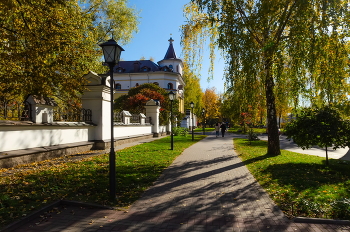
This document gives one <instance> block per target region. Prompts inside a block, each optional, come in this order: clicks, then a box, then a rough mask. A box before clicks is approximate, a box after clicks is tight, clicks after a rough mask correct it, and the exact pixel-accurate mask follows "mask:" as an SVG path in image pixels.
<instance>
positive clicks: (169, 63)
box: [113, 38, 185, 113]
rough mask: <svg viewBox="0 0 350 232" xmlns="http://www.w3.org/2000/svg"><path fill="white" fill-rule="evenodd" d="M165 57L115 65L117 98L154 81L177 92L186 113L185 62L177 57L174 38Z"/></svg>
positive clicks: (168, 89)
mask: <svg viewBox="0 0 350 232" xmlns="http://www.w3.org/2000/svg"><path fill="white" fill-rule="evenodd" d="M168 41H169V47H168V50H167V52H166V54H165V56H164V59H163V60H161V61H158V62H157V63H154V62H153V61H151V60H135V61H119V64H118V65H116V66H115V67H114V73H113V79H114V83H115V85H114V86H115V98H116V97H119V96H121V95H124V94H127V93H128V91H129V89H130V88H132V87H136V86H139V85H142V84H145V83H153V84H156V85H158V86H160V87H161V88H164V89H165V90H167V91H169V92H170V91H173V92H174V93H176V97H177V99H178V100H179V102H180V106H179V110H180V111H181V112H182V113H184V85H185V82H184V80H183V78H182V71H183V62H182V60H181V59H179V58H177V56H176V53H175V50H174V47H173V41H174V40H173V39H172V38H170V39H169V40H168Z"/></svg>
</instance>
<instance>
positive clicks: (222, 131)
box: [220, 123, 226, 137]
mask: <svg viewBox="0 0 350 232" xmlns="http://www.w3.org/2000/svg"><path fill="white" fill-rule="evenodd" d="M220 128H221V135H222V137H225V132H226V125H225V123H222V124H221V126H220Z"/></svg>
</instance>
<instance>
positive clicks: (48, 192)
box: [0, 135, 205, 227]
mask: <svg viewBox="0 0 350 232" xmlns="http://www.w3.org/2000/svg"><path fill="white" fill-rule="evenodd" d="M204 137H205V136H203V135H195V141H192V138H191V137H182V136H174V150H170V137H166V138H162V139H159V140H155V141H153V142H150V143H145V144H141V145H137V146H134V147H130V148H126V149H123V150H121V151H117V157H116V163H117V166H116V179H117V200H116V201H115V202H110V201H109V181H108V170H109V168H108V164H109V159H108V154H103V155H98V156H93V157H90V158H86V159H83V160H78V161H77V160H73V159H72V157H61V158H58V159H53V160H47V161H43V162H39V163H32V164H28V165H22V166H18V167H15V168H11V169H0V176H1V179H0V227H2V226H4V225H6V224H9V223H10V222H12V221H14V220H15V219H18V218H20V217H22V216H26V215H27V214H29V213H31V212H32V211H34V210H37V209H39V208H42V207H43V206H44V205H46V204H48V203H51V202H53V201H55V200H58V199H66V200H76V201H82V202H88V203H95V204H101V205H109V206H114V207H128V206H130V205H131V204H132V203H133V202H134V201H136V200H137V199H138V198H139V197H140V195H141V194H142V193H143V192H144V191H145V190H146V189H147V188H148V187H149V186H151V185H152V184H153V182H154V181H156V180H157V178H158V177H159V175H160V174H161V173H162V171H163V170H164V169H165V168H167V167H168V166H169V165H170V164H171V163H172V162H173V160H174V159H175V158H176V157H177V156H179V155H180V154H181V153H182V152H183V150H184V149H186V148H187V147H189V146H191V145H192V144H194V143H196V142H198V141H199V140H201V139H203V138H204Z"/></svg>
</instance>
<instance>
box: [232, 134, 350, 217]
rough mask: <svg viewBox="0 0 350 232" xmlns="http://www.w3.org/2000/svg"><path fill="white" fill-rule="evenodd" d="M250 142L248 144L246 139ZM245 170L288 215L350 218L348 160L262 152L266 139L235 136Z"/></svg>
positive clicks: (349, 173)
mask: <svg viewBox="0 0 350 232" xmlns="http://www.w3.org/2000/svg"><path fill="white" fill-rule="evenodd" d="M250 142H251V145H249V143H250ZM234 144H235V148H236V151H237V153H238V154H239V156H240V157H241V159H242V160H243V161H244V163H245V164H246V165H247V167H248V169H249V171H250V172H251V173H252V174H253V175H254V177H255V178H256V179H257V180H258V182H259V183H260V184H261V185H262V186H263V187H264V189H265V190H266V191H267V192H268V193H269V195H270V197H271V198H272V199H273V200H274V201H275V202H276V203H277V205H278V206H279V207H280V208H281V209H282V210H283V212H284V213H285V214H286V215H287V216H289V217H295V216H303V217H318V218H331V219H347V220H349V219H350V201H349V199H350V188H349V186H350V162H349V161H342V160H335V159H331V160H330V165H329V167H326V166H325V158H322V157H317V156H312V155H304V154H299V153H295V152H290V151H286V150H281V152H282V154H281V155H279V156H270V155H268V154H266V150H267V142H266V141H248V140H246V139H235V140H234Z"/></svg>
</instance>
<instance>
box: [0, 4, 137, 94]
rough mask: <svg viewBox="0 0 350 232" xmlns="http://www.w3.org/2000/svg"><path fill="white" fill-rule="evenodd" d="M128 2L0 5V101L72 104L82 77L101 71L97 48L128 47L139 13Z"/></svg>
mask: <svg viewBox="0 0 350 232" xmlns="http://www.w3.org/2000/svg"><path fill="white" fill-rule="evenodd" d="M126 3H127V1H126V0H118V1H112V0H86V1H78V0H45V1H44V0H15V1H12V0H5V1H1V2H0V32H1V33H0V98H1V99H0V100H2V101H6V100H10V99H11V98H12V99H13V98H15V97H23V96H25V95H27V94H36V95H44V96H48V97H52V96H56V97H58V98H61V99H66V100H67V99H70V100H73V99H76V98H77V97H78V96H79V94H80V93H81V92H82V91H83V89H84V87H83V84H84V78H83V75H84V74H86V73H87V72H88V71H89V70H94V71H98V72H102V71H103V70H105V69H106V67H103V66H102V64H101V57H102V51H101V49H100V47H99V46H98V43H100V42H102V41H104V40H106V39H109V36H111V35H113V37H114V39H115V40H117V41H119V43H121V44H125V43H127V42H128V41H129V40H130V39H131V37H132V33H133V32H134V31H136V30H137V24H138V21H137V18H138V16H137V14H138V13H137V12H136V11H135V10H134V9H132V8H129V7H127V5H126Z"/></svg>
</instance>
